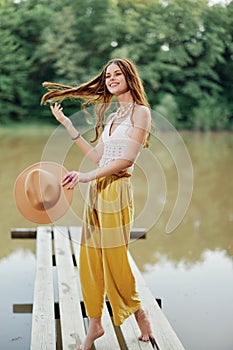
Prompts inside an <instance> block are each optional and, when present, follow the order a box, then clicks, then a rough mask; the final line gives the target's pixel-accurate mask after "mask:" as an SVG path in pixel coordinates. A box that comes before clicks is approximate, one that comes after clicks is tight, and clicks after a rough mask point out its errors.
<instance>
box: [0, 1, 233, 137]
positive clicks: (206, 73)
mask: <svg viewBox="0 0 233 350" xmlns="http://www.w3.org/2000/svg"><path fill="white" fill-rule="evenodd" d="M232 36H233V2H232V1H230V2H229V1H228V2H227V1H226V2H225V5H221V4H216V5H213V6H210V4H208V1H207V0H185V1H183V0H166V1H165V0H148V1H143V0H87V1H82V0H76V1H70V0H54V1H47V0H21V1H20V0H17V1H12V0H0V70H1V71H0V90H1V93H0V106H1V108H0V124H1V125H7V124H9V123H10V122H11V121H14V122H22V121H24V122H26V123H30V122H39V123H41V124H43V123H46V122H48V121H51V120H52V121H53V119H52V118H51V113H50V111H49V109H48V108H45V107H44V106H40V98H41V96H42V94H43V93H44V92H45V90H44V89H43V87H42V85H41V83H42V82H43V81H53V82H59V83H64V84H68V85H77V84H80V83H82V82H84V81H86V80H87V79H89V78H91V77H92V76H93V75H96V74H97V73H98V72H99V70H100V69H101V68H102V66H103V65H104V64H105V63H106V62H107V61H108V60H109V59H111V58H114V57H124V58H129V59H131V60H133V61H134V62H135V63H136V65H137V67H138V70H139V73H140V75H141V77H142V79H143V82H144V85H145V89H146V92H147V95H148V98H149V101H150V104H151V107H152V109H154V110H156V111H158V112H159V113H161V114H162V115H164V116H165V117H167V118H168V119H169V120H170V121H171V122H172V124H173V125H174V126H175V127H176V128H186V129H194V130H203V131H208V130H224V129H227V130H232V129H233V99H232V96H233V84H232V79H233V78H232V77H233V59H232V58H233V44H232V43H233V40H232ZM64 105H65V107H66V113H67V114H69V115H70V114H73V113H74V112H75V111H77V110H78V109H79V106H80V102H78V103H77V101H65V102H64ZM82 122H83V123H85V118H83V121H80V123H82Z"/></svg>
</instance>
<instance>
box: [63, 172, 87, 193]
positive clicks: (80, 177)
mask: <svg viewBox="0 0 233 350" xmlns="http://www.w3.org/2000/svg"><path fill="white" fill-rule="evenodd" d="M90 180H91V179H90V176H88V173H80V172H78V171H70V172H68V173H67V174H66V175H65V176H64V178H63V180H62V186H65V185H67V184H69V185H68V187H67V189H68V190H70V189H73V188H74V187H75V186H76V185H77V183H79V182H84V183H85V182H89V181H90Z"/></svg>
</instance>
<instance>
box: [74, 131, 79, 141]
mask: <svg viewBox="0 0 233 350" xmlns="http://www.w3.org/2000/svg"><path fill="white" fill-rule="evenodd" d="M80 136H81V134H80V132H78V135H77V136H75V137H72V140H73V141H75V140H78V139H79V138H80Z"/></svg>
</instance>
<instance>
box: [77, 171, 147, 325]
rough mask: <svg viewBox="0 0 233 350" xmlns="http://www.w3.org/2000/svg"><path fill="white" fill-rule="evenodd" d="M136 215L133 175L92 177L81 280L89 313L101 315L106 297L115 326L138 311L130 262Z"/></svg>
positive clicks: (83, 231)
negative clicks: (129, 248)
mask: <svg viewBox="0 0 233 350" xmlns="http://www.w3.org/2000/svg"><path fill="white" fill-rule="evenodd" d="M133 214H134V204H133V192H132V185H131V182H130V176H129V175H128V174H127V173H125V174H121V175H111V176H108V177H104V178H101V179H97V180H93V181H92V182H91V183H90V185H89V192H88V198H87V202H86V205H85V210H84V220H83V228H82V242H81V247H80V280H81V287H82V294H83V299H84V304H85V308H86V312H87V315H88V316H89V317H91V318H98V317H101V315H102V309H103V305H104V301H105V297H106V296H107V298H108V300H109V302H110V304H111V309H112V312H113V321H114V324H115V325H120V324H122V323H123V322H124V320H125V319H126V318H127V317H128V316H130V315H131V314H133V313H134V312H135V311H137V310H138V309H139V308H140V306H141V303H140V299H139V295H138V292H137V290H136V283H135V278H134V275H133V273H132V270H131V267H130V264H129V261H128V242H129V239H130V229H131V226H132V221H133Z"/></svg>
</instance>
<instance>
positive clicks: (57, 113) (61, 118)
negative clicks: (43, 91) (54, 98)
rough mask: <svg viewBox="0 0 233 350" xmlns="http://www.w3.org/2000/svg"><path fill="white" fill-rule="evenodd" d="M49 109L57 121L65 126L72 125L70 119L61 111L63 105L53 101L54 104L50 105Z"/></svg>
mask: <svg viewBox="0 0 233 350" xmlns="http://www.w3.org/2000/svg"><path fill="white" fill-rule="evenodd" d="M50 109H51V111H52V113H53V115H54V117H55V118H56V119H57V121H58V122H59V123H61V124H62V125H63V126H64V127H65V128H69V127H70V126H71V125H72V122H71V120H70V119H69V118H68V117H66V116H65V114H64V113H63V112H62V110H63V107H62V106H61V105H60V103H57V102H55V103H54V105H51V106H50Z"/></svg>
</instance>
